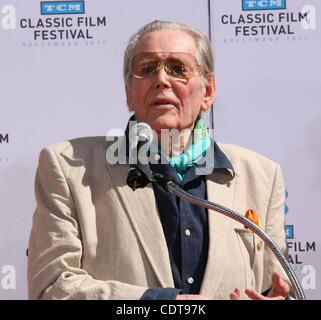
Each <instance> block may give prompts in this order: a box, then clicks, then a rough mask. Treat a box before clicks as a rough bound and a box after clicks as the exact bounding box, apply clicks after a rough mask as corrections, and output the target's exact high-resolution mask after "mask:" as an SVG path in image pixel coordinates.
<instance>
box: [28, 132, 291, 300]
mask: <svg viewBox="0 0 321 320" xmlns="http://www.w3.org/2000/svg"><path fill="white" fill-rule="evenodd" d="M107 146H108V143H107V142H106V141H105V138H104V137H93V138H80V139H75V140H71V141H67V142H63V143H60V144H56V145H53V146H49V147H47V148H45V149H44V150H42V152H41V154H40V157H39V166H38V170H37V174H36V181H35V191H36V199H37V208H36V211H35V214H34V216H33V226H32V231H31V234H30V240H29V258H28V286H29V298H30V299H139V298H140V297H141V296H142V295H143V293H144V291H145V290H146V289H147V288H151V287H173V286H174V283H173V277H172V273H171V267H170V262H169V255H168V250H167V246H166V240H165V237H164V233H163V229H162V225H161V222H160V219H159V216H158V209H157V204H156V202H155V197H154V193H153V188H152V186H151V185H148V186H147V187H146V188H144V189H138V190H136V191H135V192H133V191H132V190H131V189H130V188H129V187H128V186H127V185H126V177H127V170H128V167H127V165H119V164H116V165H109V164H107V162H106V156H105V155H106V148H107ZM220 147H221V148H222V150H223V151H224V152H225V153H226V155H227V156H228V158H229V159H230V161H231V162H232V164H233V167H234V170H235V176H234V178H232V176H231V175H230V174H228V173H223V172H220V171H216V172H215V171H214V173H213V174H212V175H209V176H208V177H207V192H208V199H209V200H210V201H214V202H217V203H219V204H221V205H224V206H227V207H230V208H232V209H234V210H236V211H238V212H239V213H242V214H245V212H246V210H247V209H249V208H251V209H253V210H255V211H256V212H257V213H258V214H259V216H260V219H261V221H262V223H263V226H264V229H265V231H266V232H267V233H268V234H269V235H270V236H271V237H272V238H273V239H274V240H275V242H276V243H278V245H279V246H280V248H281V249H282V250H284V251H285V250H286V242H285V232H284V187H283V180H282V174H281V170H280V167H279V165H277V164H276V163H274V162H272V161H270V160H268V159H266V158H264V157H263V156H261V155H259V154H257V153H254V152H252V151H249V150H246V149H243V148H240V147H236V146H232V145H223V144H221V145H220ZM209 235H210V236H209V252H208V261H207V266H206V270H205V273H204V279H203V283H202V287H201V291H200V293H201V294H203V295H205V296H207V297H209V298H211V299H228V298H229V293H230V292H232V291H233V290H234V288H236V287H238V288H240V289H241V291H242V292H243V290H244V289H245V288H247V287H253V288H255V289H256V290H258V291H261V292H262V291H264V290H266V289H268V288H269V287H270V285H271V274H272V272H273V271H277V270H279V271H280V265H279V263H278V261H277V260H276V259H275V258H274V257H273V256H272V254H271V253H270V251H269V250H268V249H266V248H265V246H264V245H263V243H262V241H261V240H260V238H258V237H257V236H256V235H253V233H252V232H251V231H249V230H247V229H244V227H243V225H241V224H240V223H238V222H236V221H234V220H232V219H230V218H227V217H225V216H224V215H222V214H219V213H217V212H213V211H209ZM242 297H243V298H246V297H245V296H244V295H243V296H242Z"/></svg>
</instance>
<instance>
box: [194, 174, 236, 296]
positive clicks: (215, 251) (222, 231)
mask: <svg viewBox="0 0 321 320" xmlns="http://www.w3.org/2000/svg"><path fill="white" fill-rule="evenodd" d="M235 185H236V175H235V176H234V178H233V177H232V176H231V175H230V174H229V173H228V172H227V171H225V172H224V171H221V170H217V171H216V170H214V172H213V174H211V175H210V176H209V177H208V178H207V182H206V186H207V198H208V200H209V201H211V202H215V203H218V204H221V205H223V206H226V207H231V206H233V203H234V196H235V189H236V186H235ZM208 221H209V251H208V258H207V265H206V268H205V273H204V277H203V282H202V287H201V291H200V292H201V294H205V295H207V296H208V297H212V296H213V295H214V293H215V291H217V288H218V286H219V284H220V282H221V281H222V280H223V279H222V276H223V272H224V271H225V264H224V261H225V259H231V257H229V256H228V255H229V245H230V244H231V241H230V240H231V237H232V236H233V234H234V230H233V220H232V219H231V218H229V217H227V216H225V215H223V214H222V213H219V212H216V211H213V210H208Z"/></svg>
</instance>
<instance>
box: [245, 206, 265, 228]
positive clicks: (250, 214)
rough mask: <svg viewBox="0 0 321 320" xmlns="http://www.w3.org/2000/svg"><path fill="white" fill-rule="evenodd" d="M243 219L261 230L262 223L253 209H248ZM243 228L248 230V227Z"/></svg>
mask: <svg viewBox="0 0 321 320" xmlns="http://www.w3.org/2000/svg"><path fill="white" fill-rule="evenodd" d="M245 218H247V219H249V220H250V221H252V222H253V223H255V224H256V225H257V226H258V227H260V228H262V226H263V225H262V222H261V220H260V217H259V216H258V214H257V213H256V212H255V211H254V210H253V209H248V210H247V211H246V213H245ZM245 228H247V229H248V227H246V226H245Z"/></svg>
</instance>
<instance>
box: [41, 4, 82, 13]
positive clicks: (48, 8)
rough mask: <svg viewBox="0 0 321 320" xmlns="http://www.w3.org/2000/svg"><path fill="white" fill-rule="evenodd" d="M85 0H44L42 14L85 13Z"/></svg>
mask: <svg viewBox="0 0 321 320" xmlns="http://www.w3.org/2000/svg"><path fill="white" fill-rule="evenodd" d="M83 13H85V2H84V1H42V2H41V14H42V15H48V14H83Z"/></svg>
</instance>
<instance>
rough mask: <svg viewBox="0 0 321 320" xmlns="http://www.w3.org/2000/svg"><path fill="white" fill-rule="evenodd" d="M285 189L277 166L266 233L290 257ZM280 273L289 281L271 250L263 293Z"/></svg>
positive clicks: (265, 265) (265, 254)
mask: <svg viewBox="0 0 321 320" xmlns="http://www.w3.org/2000/svg"><path fill="white" fill-rule="evenodd" d="M284 209H285V189H284V182H283V176H282V172H281V168H280V166H279V165H278V164H276V170H275V176H274V181H273V186H272V192H271V197H270V201H269V205H268V211H267V216H266V227H265V231H266V233H267V234H268V235H269V236H270V237H271V238H272V239H273V240H274V242H275V243H276V244H277V245H278V247H279V248H280V249H281V251H282V252H283V254H284V255H285V257H286V258H287V257H288V252H287V244H286V236H285V210H284ZM275 271H276V272H279V273H280V274H281V275H282V276H283V278H284V279H285V280H287V281H288V282H289V280H288V278H287V276H286V273H285V272H284V270H283V268H282V266H281V264H280V262H279V261H278V260H277V258H276V257H275V255H274V254H273V253H272V251H271V250H270V249H269V248H266V250H265V253H264V271H263V291H265V290H268V289H269V288H270V287H271V277H272V274H273V272H275Z"/></svg>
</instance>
